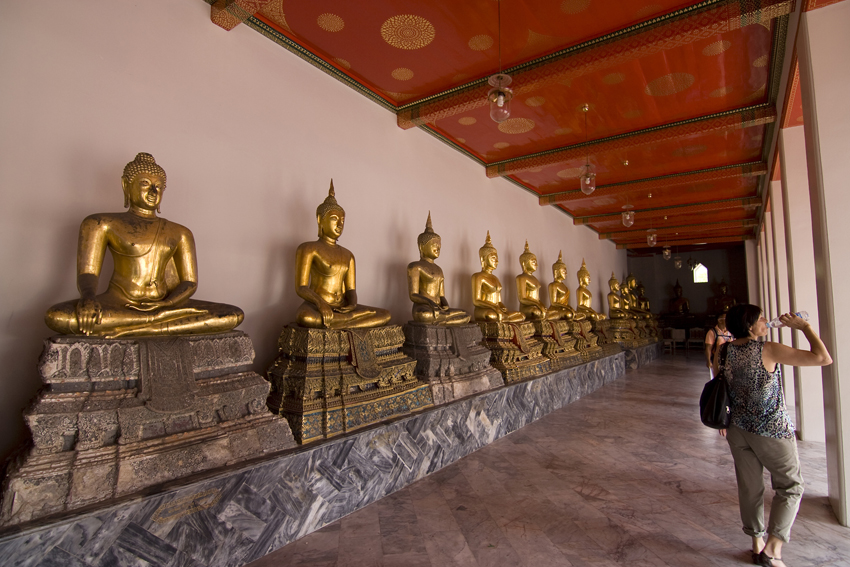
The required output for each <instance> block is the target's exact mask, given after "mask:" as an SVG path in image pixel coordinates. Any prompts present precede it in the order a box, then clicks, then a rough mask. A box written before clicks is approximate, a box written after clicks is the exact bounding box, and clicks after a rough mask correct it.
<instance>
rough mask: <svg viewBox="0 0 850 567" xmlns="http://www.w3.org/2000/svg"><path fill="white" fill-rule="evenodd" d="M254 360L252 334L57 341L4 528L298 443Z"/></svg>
mask: <svg viewBox="0 0 850 567" xmlns="http://www.w3.org/2000/svg"><path fill="white" fill-rule="evenodd" d="M253 360H254V347H253V345H252V344H251V339H250V338H249V337H248V336H247V335H246V334H244V333H241V332H230V333H222V334H217V335H197V336H183V337H163V338H159V337H157V338H153V337H151V338H137V339H131V340H110V339H94V338H85V337H53V338H51V339H48V340H47V341H45V346H44V351H43V353H42V355H41V359H40V361H39V371H40V374H41V378H42V380H43V382H44V384H45V388H44V389H43V390H42V391H41V393H40V394H39V397H38V398H37V399H36V400H35V402H34V403H33V405H32V406H31V407H30V408H29V409H28V410H27V411H26V412H25V413H24V418H25V419H26V421H27V425H28V426H29V428H30V431H31V432H32V447H31V448H30V449H29V450H27V451H25V452H22V453H21V454H20V455H19V456H18V458H17V460H16V462H15V463H13V465H12V467H11V469H10V473H9V475H8V476H7V478H6V480H5V482H4V485H5V486H4V492H3V506H2V513H0V514H1V515H0V524H4V525H6V524H16V523H20V522H24V521H28V520H32V519H36V518H39V517H42V516H45V515H48V514H52V513H56V512H61V511H67V510H74V509H76V508H79V507H81V506H84V505H87V504H92V503H95V502H101V501H104V500H109V499H111V498H114V497H118V496H123V495H126V494H132V493H134V492H138V491H139V490H141V489H142V488H145V487H149V486H153V485H156V484H161V483H164V482H167V481H171V480H175V479H178V478H181V477H185V476H187V475H189V474H192V473H196V472H200V471H204V470H209V469H213V468H216V467H220V466H223V465H227V464H232V463H237V462H240V461H244V460H246V459H250V458H253V457H258V456H260V455H263V454H265V453H269V452H276V451H280V450H282V449H286V448H290V447H294V446H295V442H294V440H293V438H292V433H291V431H290V429H289V426H288V425H287V423H286V422H285V421H284V420H282V419H280V418H279V417H276V416H273V415H271V414H269V413H268V412H267V411H266V408H265V398H266V396H267V394H268V389H269V386H268V383H267V382H266V381H265V380H263V378H262V377H261V376H260V375H258V374H256V373H255V372H252V371H250V369H249V368H250V364H251V363H252V362H253Z"/></svg>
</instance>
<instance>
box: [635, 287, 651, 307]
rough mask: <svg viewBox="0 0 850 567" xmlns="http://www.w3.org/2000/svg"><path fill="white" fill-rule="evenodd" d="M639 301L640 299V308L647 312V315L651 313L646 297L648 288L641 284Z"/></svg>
mask: <svg viewBox="0 0 850 567" xmlns="http://www.w3.org/2000/svg"><path fill="white" fill-rule="evenodd" d="M636 291H637V299H638V307H640V308H641V309H643V310H644V311H646V312H647V313H651V311H650V309H649V298H648V297H646V288H645V287H643V284H642V283H641V282H638V284H637V289H636Z"/></svg>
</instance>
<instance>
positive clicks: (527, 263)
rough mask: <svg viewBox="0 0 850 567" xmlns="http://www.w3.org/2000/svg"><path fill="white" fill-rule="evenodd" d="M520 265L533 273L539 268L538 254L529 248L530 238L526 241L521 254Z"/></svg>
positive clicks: (526, 271) (524, 269)
mask: <svg viewBox="0 0 850 567" xmlns="http://www.w3.org/2000/svg"><path fill="white" fill-rule="evenodd" d="M519 265H520V266H522V271H523V272H525V273H527V274H533V273H534V272H535V271H536V270H537V256H535V255H534V253H532V252H531V250H529V249H528V240H526V241H525V250H524V251H523V253H522V254H520V255H519Z"/></svg>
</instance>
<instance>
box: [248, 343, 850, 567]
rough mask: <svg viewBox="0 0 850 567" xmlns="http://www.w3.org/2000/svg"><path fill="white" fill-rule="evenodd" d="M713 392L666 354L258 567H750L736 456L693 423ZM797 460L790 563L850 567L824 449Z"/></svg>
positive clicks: (691, 368)
mask: <svg viewBox="0 0 850 567" xmlns="http://www.w3.org/2000/svg"><path fill="white" fill-rule="evenodd" d="M706 380H707V371H706V369H705V367H704V366H703V365H702V364H701V361H700V358H699V357H697V356H691V357H690V358H686V357H685V356H683V355H677V356H675V357H671V356H670V355H665V357H664V358H662V359H660V360H658V361H656V362H653V363H652V364H650V365H648V366H646V367H644V368H642V369H640V370H637V371H629V372H628V373H627V374H626V376H624V377H622V378H621V379H620V380H618V381H617V382H615V383H613V384H610V385H608V386H605V387H603V388H602V389H600V390H598V391H597V392H595V393H593V394H591V395H589V396H586V397H585V398H582V399H580V400H579V401H577V402H575V403H573V404H571V405H569V406H567V407H566V408H564V409H562V410H560V411H557V412H554V413H551V414H549V415H548V416H546V417H544V418H543V419H541V420H539V421H537V422H535V423H533V424H532V425H529V426H527V427H525V428H524V429H522V430H520V431H517V432H515V433H513V434H511V435H508V436H506V437H504V438H502V439H500V440H498V441H496V442H494V443H492V444H491V445H489V446H487V447H485V448H484V449H482V450H480V451H478V452H476V453H474V454H472V455H471V456H469V457H466V458H464V459H462V460H460V461H458V462H457V463H455V464H453V465H451V466H448V467H446V468H444V469H442V470H440V471H438V472H436V473H434V474H433V475H431V476H429V477H426V478H425V479H423V480H421V481H419V482H417V483H415V484H413V485H411V486H409V487H408V488H406V489H404V490H401V491H399V492H396V493H395V494H392V495H390V496H388V497H386V498H384V499H383V500H380V501H378V502H376V503H374V504H371V505H370V506H367V507H366V508H363V509H362V510H360V511H358V512H356V513H354V514H351V515H350V516H347V517H345V518H343V519H342V520H339V521H337V522H335V523H333V524H330V525H328V526H326V527H325V528H323V529H322V530H320V531H318V532H315V533H313V534H311V535H309V536H307V537H305V538H302V539H300V540H298V541H296V542H294V543H292V544H290V545H288V546H286V547H284V548H281V549H279V550H278V551H276V552H274V553H272V554H270V555H268V556H266V557H264V558H263V559H261V560H259V561H256V562H254V563H252V564H251V567H272V566H275V567H277V566H284V565H286V566H299V567H300V566H304V567H331V566H335V567H361V566H362V567H367V566H368V567H371V566H376V567H377V566H383V567H391V566H399V567H432V566H433V567H447V566H454V565H457V566H481V567H484V566H488V567H489V566H505V567H516V566H528V567H555V566H573V567H579V566H593V567H602V566H606V567H613V566H624V565H628V566H631V567H639V566H649V565H652V566H676V567H681V566H697V567H700V566H715V565H717V566H721V565H722V566H727V565H745V564H748V563H749V564H751V563H750V555H749V551H748V550H749V545H750V540H749V537H747V536H746V535H745V534H744V533H743V532H742V531H741V529H740V519H739V516H738V508H737V496H736V488H735V477H734V471H733V467H732V459H731V457H730V455H729V450H728V448H727V445H726V442H725V440H723V439H722V438H721V437H720V436H718V435H717V432H716V431H714V430H711V429H708V428H706V427H703V426H702V425H701V424H700V422H699V419H698V417H697V413H698V412H697V400H698V398H699V394H700V391H701V390H702V386H703V384H704V383H705V381H706ZM800 455H801V459H802V462H803V475H804V477H805V478H806V482H807V488H806V494H805V496H804V497H803V504H802V507H801V510H800V515H799V516H798V519H797V522H796V524H795V526H794V530H793V532H792V542H791V543H790V544H789V545H787V546H786V548H785V550H784V552H783V556H784V557H783V559H785V561H786V562H787V564H788V565H789V567H807V566H813V565H818V566H826V565H828V566H850V529H848V528H843V527H841V526H840V525H838V523H837V521H836V520H835V517H834V516H833V515H832V512H831V510H830V508H829V504H828V502H827V499H826V493H827V492H826V460H825V455H824V446H823V444H822V443H809V442H807V443H800ZM771 496H772V492H771V491H770V490H768V493H767V495H766V497H767V500H768V502H769V499H770V497H771Z"/></svg>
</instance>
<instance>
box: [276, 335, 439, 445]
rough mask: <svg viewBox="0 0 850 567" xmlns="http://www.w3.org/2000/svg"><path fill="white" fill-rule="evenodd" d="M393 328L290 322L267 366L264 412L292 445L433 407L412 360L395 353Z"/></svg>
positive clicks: (397, 343) (399, 340) (400, 338)
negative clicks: (285, 428) (278, 421)
mask: <svg viewBox="0 0 850 567" xmlns="http://www.w3.org/2000/svg"><path fill="white" fill-rule="evenodd" d="M403 343H404V333H403V332H402V329H401V327H400V326H399V325H387V326H384V327H377V328H373V329H350V330H325V329H307V328H304V327H299V326H296V325H290V326H287V327H285V328H284V329H283V332H281V335H280V338H279V340H278V348H279V355H278V358H277V360H275V362H274V364H273V365H272V366H271V368H269V371H268V380H269V381H270V382H271V384H272V387H271V393H270V394H269V398H268V406H269V409H270V410H271V411H273V412H274V413H277V414H279V415H282V416H284V417H286V419H287V421H289V425H290V427H291V428H292V433H293V435H294V436H295V440H296V441H298V442H299V443H307V442H310V441H313V440H316V439H325V438H328V437H333V436H334V435H339V434H341V433H345V432H347V431H352V430H354V429H358V428H360V427H365V426H367V425H371V424H373V423H378V422H381V421H384V420H386V419H389V418H391V417H395V416H399V415H405V414H408V413H410V412H413V411H417V410H420V409H422V408H426V407H430V406H432V405H433V400H432V396H431V390H430V387H429V385H428V384H427V383H425V382H422V381H420V380H419V379H417V377H416V376H415V374H414V370H415V368H416V361H415V360H413V359H412V358H410V357H408V356H406V355H405V354H404V353H403V352H402V351H401V346H402V344H403Z"/></svg>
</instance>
